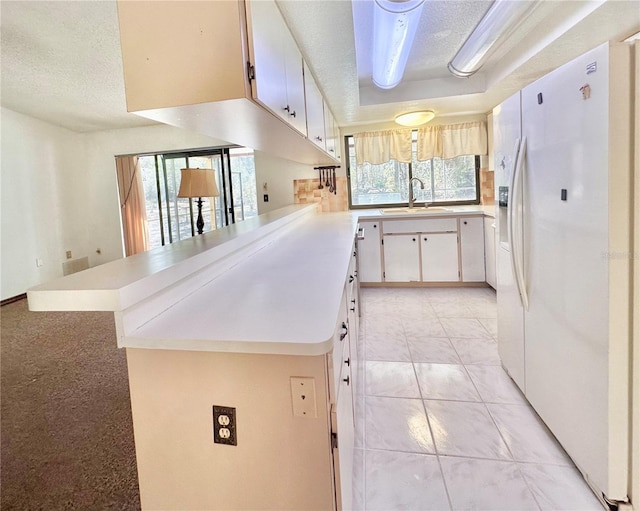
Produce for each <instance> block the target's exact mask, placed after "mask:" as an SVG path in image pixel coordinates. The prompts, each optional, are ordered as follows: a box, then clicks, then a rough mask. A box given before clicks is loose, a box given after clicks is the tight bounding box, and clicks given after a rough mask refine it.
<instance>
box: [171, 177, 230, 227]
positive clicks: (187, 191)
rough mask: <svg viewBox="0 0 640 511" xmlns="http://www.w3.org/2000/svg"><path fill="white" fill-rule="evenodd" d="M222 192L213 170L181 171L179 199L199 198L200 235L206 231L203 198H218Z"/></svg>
mask: <svg viewBox="0 0 640 511" xmlns="http://www.w3.org/2000/svg"><path fill="white" fill-rule="evenodd" d="M219 195H220V192H219V191H218V187H217V185H216V175H215V172H214V171H213V170H212V169H180V190H178V197H181V198H195V197H197V198H198V220H197V222H196V227H197V228H198V234H202V230H203V229H204V219H203V218H202V197H218V196H219Z"/></svg>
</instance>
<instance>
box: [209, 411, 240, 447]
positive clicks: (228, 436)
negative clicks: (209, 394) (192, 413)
mask: <svg viewBox="0 0 640 511" xmlns="http://www.w3.org/2000/svg"><path fill="white" fill-rule="evenodd" d="M213 442H214V443H216V444H224V445H238V437H237V434H236V409H235V408H231V407H230V406H216V405H213Z"/></svg>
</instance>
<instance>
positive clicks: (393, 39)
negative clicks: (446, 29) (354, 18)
mask: <svg viewBox="0 0 640 511" xmlns="http://www.w3.org/2000/svg"><path fill="white" fill-rule="evenodd" d="M423 6H424V0H374V2H373V9H374V13H373V83H374V84H375V85H376V87H379V88H381V89H392V88H394V87H395V86H396V85H398V84H399V83H400V80H402V75H403V74H404V68H405V66H406V65H407V59H408V57H409V52H410V51H411V45H412V44H413V38H414V37H415V35H416V30H417V28H418V24H419V23H420V15H421V14H422V7H423Z"/></svg>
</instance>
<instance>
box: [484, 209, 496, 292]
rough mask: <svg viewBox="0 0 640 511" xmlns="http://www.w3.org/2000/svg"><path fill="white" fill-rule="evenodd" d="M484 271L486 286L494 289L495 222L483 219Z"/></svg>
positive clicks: (492, 219)
mask: <svg viewBox="0 0 640 511" xmlns="http://www.w3.org/2000/svg"><path fill="white" fill-rule="evenodd" d="M484 269H485V275H486V278H487V284H489V285H490V286H491V287H492V288H493V289H496V286H497V283H496V221H495V219H494V218H485V219H484Z"/></svg>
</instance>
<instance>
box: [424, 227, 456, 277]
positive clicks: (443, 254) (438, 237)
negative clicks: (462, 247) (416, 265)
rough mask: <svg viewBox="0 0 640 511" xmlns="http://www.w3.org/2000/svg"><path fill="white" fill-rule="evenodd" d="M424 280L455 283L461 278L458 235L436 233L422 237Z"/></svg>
mask: <svg viewBox="0 0 640 511" xmlns="http://www.w3.org/2000/svg"><path fill="white" fill-rule="evenodd" d="M420 253H421V262H422V280H423V281H425V282H453V281H457V280H459V278H460V273H459V270H458V234H457V233H435V234H422V235H421V236H420Z"/></svg>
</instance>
